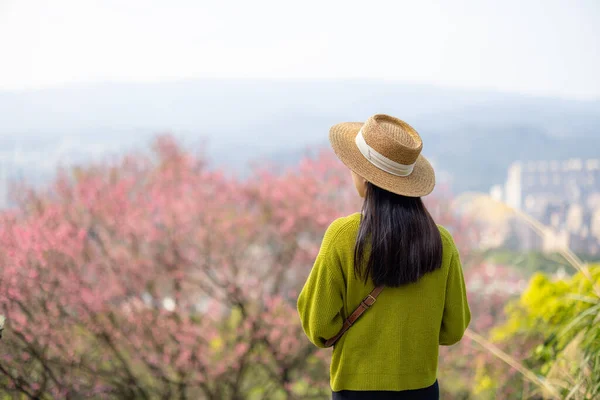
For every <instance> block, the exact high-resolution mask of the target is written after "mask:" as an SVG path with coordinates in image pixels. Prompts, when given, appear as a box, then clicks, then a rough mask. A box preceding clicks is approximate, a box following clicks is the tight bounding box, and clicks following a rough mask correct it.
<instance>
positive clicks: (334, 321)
mask: <svg viewBox="0 0 600 400" xmlns="http://www.w3.org/2000/svg"><path fill="white" fill-rule="evenodd" d="M342 229H343V224H341V222H340V220H337V221H335V222H334V223H333V224H331V226H330V227H329V228H328V229H327V232H326V233H325V237H324V238H323V242H322V244H321V249H320V250H319V254H318V256H317V259H316V261H315V263H314V266H313V268H312V270H311V272H310V275H309V276H308V279H307V280H306V283H305V284H304V287H303V288H302V291H301V292H300V295H299V296H298V304H297V306H298V313H299V314H300V321H301V323H302V329H303V330H304V333H306V336H307V337H308V339H309V340H310V341H311V342H312V343H313V344H314V345H315V346H317V347H325V342H326V341H327V339H329V338H331V337H333V336H335V335H336V334H337V333H338V332H339V330H340V329H341V328H342V325H343V323H344V321H343V317H342V314H341V311H342V307H343V292H344V290H345V283H344V277H343V274H342V265H341V260H340V257H339V253H338V252H337V251H336V249H335V240H336V237H337V235H338V234H339V232H340V231H341V230H342Z"/></svg>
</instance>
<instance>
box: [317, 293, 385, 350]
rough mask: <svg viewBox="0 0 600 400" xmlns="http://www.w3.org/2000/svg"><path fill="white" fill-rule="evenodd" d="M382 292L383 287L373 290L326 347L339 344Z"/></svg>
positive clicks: (326, 343) (327, 342)
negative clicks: (339, 340) (340, 339)
mask: <svg viewBox="0 0 600 400" xmlns="http://www.w3.org/2000/svg"><path fill="white" fill-rule="evenodd" d="M382 290H383V286H377V287H376V288H375V289H373V290H372V291H371V293H369V294H368V295H367V297H365V298H364V299H363V300H362V301H361V302H360V304H359V305H358V307H356V309H355V310H354V311H353V312H352V314H350V316H349V317H348V318H346V320H345V321H344V325H342V329H340V331H339V332H338V334H337V335H335V336H334V337H332V338H331V339H329V340H328V341H326V342H325V347H331V346H333V345H334V344H335V342H337V341H338V339H339V338H341V337H342V335H343V334H344V333H345V332H346V331H347V330H348V329H350V327H351V326H352V325H353V324H354V323H355V322H356V320H357V319H358V317H360V316H361V315H362V314H363V313H364V312H365V311H367V310H368V309H369V308H371V306H372V305H373V304H374V303H375V300H377V296H379V293H381V291H382Z"/></svg>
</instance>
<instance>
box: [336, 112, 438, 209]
mask: <svg viewBox="0 0 600 400" xmlns="http://www.w3.org/2000/svg"><path fill="white" fill-rule="evenodd" d="M329 140H330V142H331V146H332V147H333V150H334V151H335V154H336V155H337V156H338V158H339V159H340V160H341V161H342V162H343V163H344V164H346V166H347V167H348V168H350V169H351V170H352V171H354V172H355V173H356V174H358V175H360V176H361V177H363V178H365V179H366V180H367V181H369V182H371V183H372V184H373V185H375V186H378V187H380V188H382V189H385V190H387V191H390V192H392V193H396V194H400V195H403V196H408V197H421V196H426V195H428V194H429V193H431V191H432V190H433V187H434V186H435V173H434V171H433V167H432V166H431V164H430V163H429V161H427V159H425V157H423V156H422V155H421V149H422V148H423V141H422V140H421V137H420V136H419V134H418V133H417V131H415V130H414V129H413V128H412V127H411V126H410V125H408V124H407V123H406V122H404V121H402V120H399V119H398V118H394V117H391V116H389V115H384V114H377V115H374V116H372V117H371V118H369V119H368V120H367V122H365V123H362V122H343V123H341V124H337V125H334V126H333V127H332V128H331V130H330V131H329Z"/></svg>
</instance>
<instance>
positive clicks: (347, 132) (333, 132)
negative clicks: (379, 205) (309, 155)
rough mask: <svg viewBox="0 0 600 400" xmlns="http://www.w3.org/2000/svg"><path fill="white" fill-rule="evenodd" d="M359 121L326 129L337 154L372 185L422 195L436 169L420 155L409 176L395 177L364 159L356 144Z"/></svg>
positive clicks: (431, 184) (429, 188) (432, 181)
mask: <svg viewBox="0 0 600 400" xmlns="http://www.w3.org/2000/svg"><path fill="white" fill-rule="evenodd" d="M363 125H364V124H363V123H362V122H343V123H341V124H337V125H334V126H333V127H332V128H331V129H330V131H329V141H330V142H331V147H333V151H334V152H335V154H336V155H337V157H338V158H339V159H340V160H341V161H342V162H343V163H344V164H345V165H346V166H347V167H348V168H350V170H352V171H354V172H355V173H356V174H358V175H360V176H361V177H363V178H365V179H366V180H367V181H369V182H371V183H372V184H374V185H375V186H378V187H380V188H382V189H385V190H387V191H389V192H392V193H396V194H399V195H402V196H407V197H423V196H427V195H428V194H430V193H431V192H432V191H433V188H434V187H435V172H434V170H433V167H432V166H431V164H430V163H429V161H427V159H426V158H425V157H423V156H422V155H419V157H418V159H417V161H416V163H415V167H414V169H413V172H412V173H411V174H410V175H408V176H396V175H392V174H390V173H388V172H385V171H383V170H381V169H379V168H377V167H376V166H374V165H373V164H371V163H370V162H369V160H367V159H366V158H365V157H364V156H363V155H362V153H361V152H360V150H359V149H358V146H357V145H356V142H355V139H356V135H357V134H358V132H359V131H360V129H361V128H362V126H363Z"/></svg>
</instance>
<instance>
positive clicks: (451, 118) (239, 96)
mask: <svg viewBox="0 0 600 400" xmlns="http://www.w3.org/2000/svg"><path fill="white" fill-rule="evenodd" d="M378 112H380V113H389V114H392V115H395V116H398V117H400V118H402V119H404V120H406V121H407V122H409V123H410V124H411V125H413V126H414V127H415V128H416V129H417V130H418V131H419V132H420V133H421V135H422V136H423V138H424V142H425V147H424V154H425V155H426V156H428V157H429V158H431V159H432V160H433V161H434V162H435V164H436V165H437V167H438V168H440V169H443V170H445V171H447V172H449V173H450V174H451V175H452V176H453V182H454V187H455V189H456V190H458V191H463V190H487V188H488V187H489V186H490V185H492V184H494V183H499V182H502V181H503V180H504V176H505V171H506V168H507V166H508V165H509V164H510V163H511V162H512V161H514V160H518V159H526V160H529V159H533V160H537V159H564V158H569V157H592V156H597V155H598V151H597V149H598V148H600V101H590V102H582V101H570V100H561V99H553V98H539V97H529V96H522V95H518V94H507V93H496V92H485V91H470V90H458V89H449V88H440V87H433V86H424V85H401V84H395V83H386V82H380V81H249V80H237V81H236V80H223V81H219V80H212V81H183V82H176V83H160V84H125V83H109V84H98V85H74V86H67V87H63V88H55V89H45V90H39V91H25V92H0V153H1V154H2V158H3V159H4V160H5V162H6V161H7V157H8V158H9V157H10V155H11V154H12V153H11V152H12V151H13V150H14V148H15V146H16V147H19V148H20V149H21V151H22V152H26V151H27V149H32V148H39V149H43V150H39V151H42V152H43V154H48V152H50V153H51V152H52V151H53V150H52V149H59V150H60V149H62V150H60V151H62V153H60V154H62V155H63V156H64V155H69V154H70V155H69V158H70V159H77V158H78V157H76V153H77V152H78V148H81V149H82V153H85V152H87V151H91V150H89V149H90V148H91V149H93V151H94V152H96V153H98V154H100V153H102V152H103V151H113V150H114V149H123V148H125V147H127V148H128V147H130V146H133V145H139V144H142V143H144V141H146V140H148V138H149V137H150V136H151V135H154V134H156V133H162V132H173V133H175V134H176V135H177V136H179V137H181V138H183V139H184V140H185V142H186V143H190V144H197V143H199V142H200V141H203V140H206V142H207V143H208V145H209V151H208V154H209V156H210V157H211V158H212V159H213V160H214V162H215V163H216V164H219V165H228V166H232V167H233V168H235V169H237V170H242V169H243V168H244V166H245V165H247V162H248V161H249V160H256V159H261V158H263V157H270V158H272V159H275V160H280V161H282V162H290V161H291V160H294V159H295V158H297V157H300V156H301V155H302V154H303V151H304V149H305V148H307V147H311V146H312V147H315V146H319V145H326V143H327V132H328V129H329V127H330V126H331V125H333V124H334V123H337V122H340V121H361V120H364V119H365V118H367V117H368V116H369V115H371V114H374V113H378ZM65 141H67V142H68V145H65V143H66V142H65ZM59 150H56V151H59ZM57 154H58V153H57ZM58 158H60V157H58ZM63 158H64V157H63ZM83 158H85V157H83ZM33 159H35V157H33ZM61 159H62V158H61Z"/></svg>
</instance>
